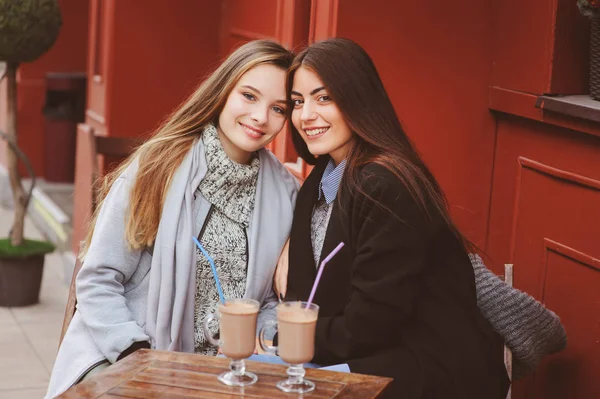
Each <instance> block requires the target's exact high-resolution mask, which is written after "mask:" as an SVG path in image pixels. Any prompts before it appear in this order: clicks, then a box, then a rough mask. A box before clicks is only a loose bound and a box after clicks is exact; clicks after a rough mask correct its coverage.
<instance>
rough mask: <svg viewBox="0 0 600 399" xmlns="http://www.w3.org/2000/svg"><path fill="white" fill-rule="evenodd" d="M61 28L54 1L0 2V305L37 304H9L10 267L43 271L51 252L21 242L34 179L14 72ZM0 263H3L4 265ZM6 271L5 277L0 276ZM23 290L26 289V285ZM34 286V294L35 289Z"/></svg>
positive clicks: (35, 56) (48, 248)
mask: <svg viewBox="0 0 600 399" xmlns="http://www.w3.org/2000/svg"><path fill="white" fill-rule="evenodd" d="M61 26H62V16H61V13H60V8H59V5H58V2H57V1H56V0H0V62H5V71H4V76H2V77H0V81H1V80H2V79H6V86H7V98H6V104H7V107H6V108H7V114H6V132H0V136H2V138H4V139H5V140H6V141H7V143H8V146H7V157H6V159H7V164H8V165H7V166H8V174H9V179H10V186H11V189H12V194H13V203H14V220H13V224H12V228H11V230H10V234H9V235H10V237H9V238H8V239H7V240H0V292H2V293H4V294H3V295H0V305H9V306H10V305H25V304H29V303H27V302H32V301H33V302H37V293H36V294H35V295H29V298H23V299H22V300H21V299H19V298H9V296H10V295H8V294H7V293H8V292H9V291H11V292H13V293H14V292H16V293H19V287H18V285H19V282H15V281H13V280H14V279H15V278H17V277H15V273H17V274H18V273H20V271H18V270H17V269H18V268H16V267H15V264H16V263H15V259H18V258H22V259H24V260H27V262H29V263H31V261H32V260H33V258H37V260H39V258H40V257H41V267H43V256H44V255H45V254H46V253H48V252H51V251H52V250H53V247H52V246H51V245H48V244H45V245H44V244H43V243H39V242H34V241H31V240H24V237H23V235H24V222H25V214H26V212H27V205H28V204H29V200H30V198H31V192H32V191H33V187H34V185H35V174H34V172H33V169H32V168H31V164H30V163H29V161H28V160H27V157H26V156H25V154H23V153H22V152H21V151H20V150H19V147H18V146H17V69H18V67H19V64H20V63H22V62H30V61H34V60H36V59H38V58H39V57H40V56H41V55H42V54H44V53H45V52H46V51H48V50H49V49H50V47H52V45H53V44H54V42H55V41H56V38H57V37H58V33H59V31H60V28H61ZM19 158H20V159H22V160H23V162H24V163H25V166H26V167H27V170H28V172H29V174H30V175H31V178H32V182H31V187H30V189H29V191H28V192H27V193H26V192H25V190H24V189H23V185H22V183H21V178H20V175H19V170H18V163H19ZM3 259H5V260H7V261H6V262H4V265H3V264H2V260H3ZM41 267H38V269H39V268H41ZM9 269H10V273H9V272H6V270H9ZM29 274H31V272H29ZM36 279H37V277H36ZM9 280H11V281H9ZM29 280H31V279H29ZM39 280H41V272H40V278H39ZM27 284H28V285H31V284H30V281H29V282H28V283H27ZM37 286H38V287H37V291H38V292H39V283H37ZM11 287H12V288H14V289H11ZM22 289H23V287H21V290H22ZM34 297H35V298H34Z"/></svg>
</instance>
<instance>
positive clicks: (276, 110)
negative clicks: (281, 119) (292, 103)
mask: <svg viewBox="0 0 600 399" xmlns="http://www.w3.org/2000/svg"><path fill="white" fill-rule="evenodd" d="M273 111H275V112H277V113H278V114H285V109H283V108H281V107H273Z"/></svg>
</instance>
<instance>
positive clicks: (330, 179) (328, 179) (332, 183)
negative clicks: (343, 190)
mask: <svg viewBox="0 0 600 399" xmlns="http://www.w3.org/2000/svg"><path fill="white" fill-rule="evenodd" d="M345 167H346V160H345V159H344V160H343V161H342V162H340V163H339V165H338V166H335V162H333V159H330V160H329V163H328V164H327V167H326V168H325V172H323V177H321V183H319V199H321V198H323V196H325V201H326V202H327V203H328V204H331V203H332V202H333V200H335V198H336V197H337V193H338V189H339V188H340V182H341V181H342V176H343V175H344V168H345Z"/></svg>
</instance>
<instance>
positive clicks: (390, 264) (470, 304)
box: [286, 157, 509, 399]
mask: <svg viewBox="0 0 600 399" xmlns="http://www.w3.org/2000/svg"><path fill="white" fill-rule="evenodd" d="M323 158H327V157H323ZM326 164H327V159H322V160H320V161H319V162H318V164H317V165H316V166H315V168H314V169H313V171H312V173H311V174H310V176H309V177H308V178H307V179H306V181H305V182H304V184H303V186H302V188H301V190H300V193H299V195H298V200H297V204H296V210H295V213H294V222H293V225H292V232H291V240H290V267H289V272H288V290H287V296H286V299H288V300H290V299H294V300H304V301H306V300H307V299H308V296H309V294H310V291H311V288H312V284H313V282H314V279H315V277H316V274H317V270H316V268H315V264H314V257H313V251H312V244H311V231H310V228H311V215H312V210H313V207H314V205H315V203H316V202H317V198H318V186H319V182H320V181H321V176H322V174H323V171H324V170H325V166H326ZM361 177H362V178H361V188H362V189H364V190H365V192H366V193H367V194H369V195H370V196H371V197H372V198H374V199H376V200H377V201H379V202H380V203H381V204H382V205H383V206H379V205H375V204H374V203H373V202H372V201H370V200H368V199H365V197H364V196H360V195H354V194H355V193H348V192H342V194H341V200H342V202H341V203H338V201H337V200H336V201H335V202H334V207H333V210H332V214H331V218H330V220H329V225H328V228H327V234H326V237H325V241H324V244H323V250H322V258H324V257H325V256H326V255H327V254H328V253H329V252H331V251H332V250H333V249H334V248H335V247H336V246H337V245H338V243H339V242H340V241H343V242H344V243H345V244H346V245H345V247H344V248H342V250H341V251H340V252H339V253H338V254H337V255H336V256H335V257H334V258H333V259H332V260H331V261H330V262H329V263H328V264H327V265H326V267H325V270H324V272H323V275H322V278H321V282H320V285H319V287H318V289H317V292H316V295H315V298H314V302H315V303H316V304H317V305H319V306H320V311H319V319H318V322H317V330H316V344H315V346H316V348H315V357H314V359H313V362H315V363H318V364H322V365H330V364H337V363H348V365H349V366H350V369H351V371H352V372H356V373H362V374H373V375H380V376H388V377H393V378H394V382H393V383H392V386H391V387H390V388H388V389H387V390H386V395H385V397H386V398H403V399H404V398H444V399H450V398H456V399H459V398H460V399H470V398H473V399H496V398H497V399H505V397H506V394H507V391H508V386H509V381H508V377H507V374H506V370H505V368H504V363H503V342H502V340H501V338H500V337H499V336H498V335H497V334H496V333H495V332H494V331H493V330H492V328H491V326H490V325H489V323H488V322H487V321H486V320H485V319H484V318H483V317H482V316H481V314H480V312H479V308H478V307H477V299H476V292H475V280H474V275H473V268H472V266H471V264H470V261H469V258H468V256H467V253H466V251H465V250H464V248H463V246H462V245H460V244H459V241H458V240H457V239H456V238H455V236H454V235H453V234H452V233H451V232H450V230H449V229H448V228H447V227H442V226H444V225H443V223H441V222H440V221H439V218H438V221H436V220H432V221H429V222H428V221H427V220H426V218H425V216H424V214H423V213H422V212H421V211H420V210H419V207H418V206H417V203H416V202H415V201H414V200H413V199H412V197H411V196H410V194H409V192H408V189H407V188H406V187H405V186H404V185H403V184H401V183H400V182H399V181H398V179H396V178H395V176H394V175H393V174H392V173H391V172H390V171H388V170H387V169H386V168H384V167H382V166H379V165H376V164H368V165H366V166H365V167H363V168H362V170H361ZM342 184H343V182H342ZM341 189H342V188H341ZM346 194H347V195H346ZM340 208H341V209H340ZM386 208H387V209H386ZM434 219H435V218H434Z"/></svg>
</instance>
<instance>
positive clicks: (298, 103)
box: [292, 98, 304, 108]
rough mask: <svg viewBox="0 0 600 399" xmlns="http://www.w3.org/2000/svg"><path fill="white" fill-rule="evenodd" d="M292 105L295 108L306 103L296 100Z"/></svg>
mask: <svg viewBox="0 0 600 399" xmlns="http://www.w3.org/2000/svg"><path fill="white" fill-rule="evenodd" d="M292 104H293V105H294V108H296V107H299V106H301V105H302V104H304V101H302V100H301V99H299V98H295V99H293V100H292Z"/></svg>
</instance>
